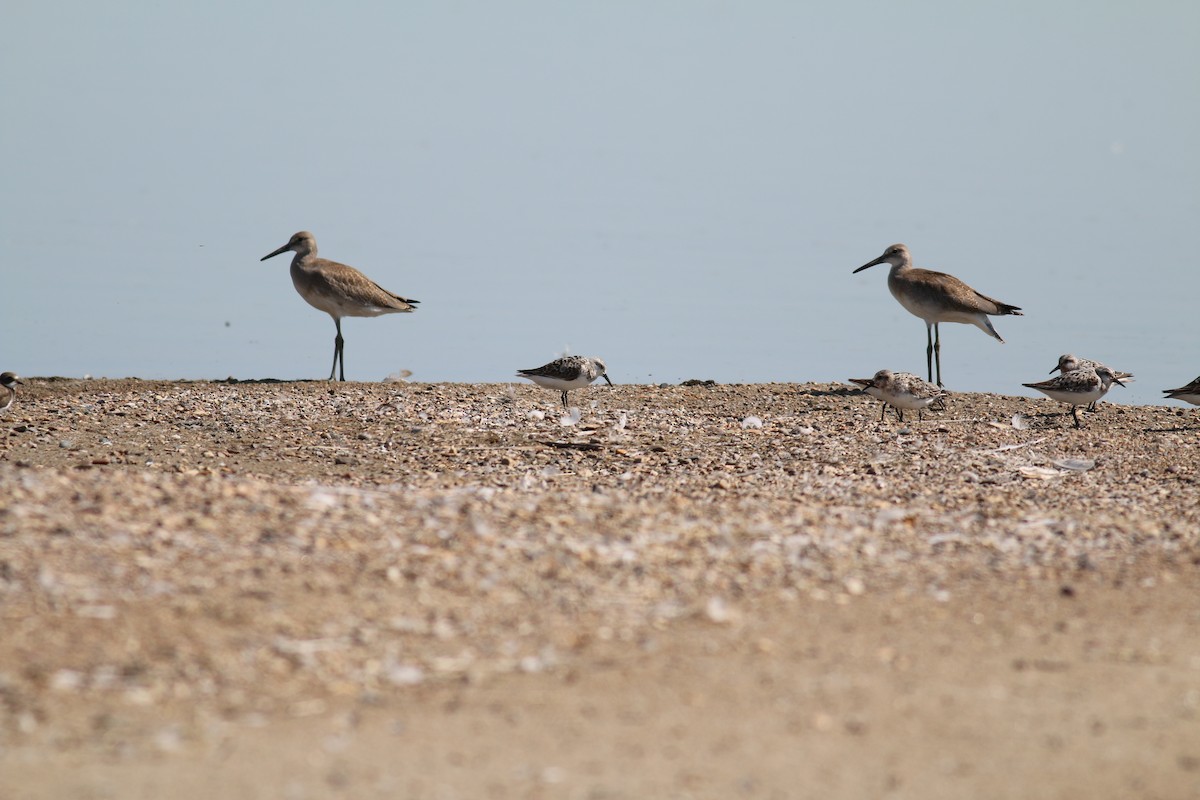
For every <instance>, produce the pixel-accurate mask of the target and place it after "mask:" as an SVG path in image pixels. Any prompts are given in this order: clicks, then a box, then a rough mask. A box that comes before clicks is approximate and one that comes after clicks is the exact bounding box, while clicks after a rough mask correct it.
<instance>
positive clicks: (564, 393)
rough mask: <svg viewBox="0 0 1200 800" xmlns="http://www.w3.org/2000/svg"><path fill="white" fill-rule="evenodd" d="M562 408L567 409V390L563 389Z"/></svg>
mask: <svg viewBox="0 0 1200 800" xmlns="http://www.w3.org/2000/svg"><path fill="white" fill-rule="evenodd" d="M562 401H563V408H567V390H566V389H563V393H562Z"/></svg>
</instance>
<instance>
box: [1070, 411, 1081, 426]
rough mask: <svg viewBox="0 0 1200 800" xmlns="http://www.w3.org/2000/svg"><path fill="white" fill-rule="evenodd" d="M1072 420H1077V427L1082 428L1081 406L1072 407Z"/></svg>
mask: <svg viewBox="0 0 1200 800" xmlns="http://www.w3.org/2000/svg"><path fill="white" fill-rule="evenodd" d="M1071 418H1072V419H1074V420H1075V427H1076V428H1082V427H1083V426H1082V425H1080V424H1079V406H1071Z"/></svg>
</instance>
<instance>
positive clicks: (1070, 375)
mask: <svg viewBox="0 0 1200 800" xmlns="http://www.w3.org/2000/svg"><path fill="white" fill-rule="evenodd" d="M1114 383H1115V384H1117V385H1118V386H1124V385H1125V384H1123V383H1121V380H1120V378H1118V377H1117V376H1116V375H1114V374H1113V371H1112V370H1111V369H1109V368H1108V367H1106V366H1104V365H1103V364H1101V365H1100V366H1098V367H1096V368H1095V369H1092V368H1091V367H1084V368H1083V369H1076V370H1072V371H1070V372H1064V373H1063V374H1062V375H1059V376H1057V377H1054V378H1051V379H1050V380H1048V381H1041V382H1040V383H1023V384H1021V385H1022V386H1028V387H1029V388H1030V389H1037V390H1038V391H1039V392H1041V393H1042V394H1044V395H1046V396H1047V397H1049V398H1050V399H1051V400H1057V401H1058V402H1060V403H1066V404H1067V405H1069V406H1070V407H1071V418H1072V419H1074V420H1075V427H1076V428H1081V427H1083V426H1082V425H1080V424H1079V407H1080V406H1086V405H1087V404H1088V403H1094V402H1096V401H1097V400H1099V399H1100V398H1101V397H1104V395H1106V394H1108V390H1109V389H1110V388H1111V387H1112V385H1113V384H1114Z"/></svg>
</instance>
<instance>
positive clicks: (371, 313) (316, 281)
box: [259, 231, 420, 381]
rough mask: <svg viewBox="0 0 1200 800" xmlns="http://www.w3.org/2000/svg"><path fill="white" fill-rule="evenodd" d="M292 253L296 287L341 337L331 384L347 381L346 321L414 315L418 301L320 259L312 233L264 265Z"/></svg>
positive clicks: (297, 238) (297, 236) (336, 346)
mask: <svg viewBox="0 0 1200 800" xmlns="http://www.w3.org/2000/svg"><path fill="white" fill-rule="evenodd" d="M288 250H291V251H292V252H294V253H295V254H296V255H295V257H294V258H293V259H292V270H291V271H292V285H294V286H295V287H296V291H297V292H299V293H300V296H301V297H303V298H304V299H305V300H307V301H308V304H309V305H310V306H312V307H313V308H318V309H320V310H321V311H324V312H325V313H326V314H328V315H329V316H331V317H333V324H334V327H336V328H337V336H336V337H335V338H334V340H333V367H332V368H331V369H330V370H329V380H333V376H334V373H335V372H336V373H338V374H339V376H340V380H343V381H344V380H346V357H345V355H344V354H343V346H344V345H345V339H343V338H342V317H378V316H379V315H380V314H397V313H406V312H409V311H413V310H415V309H414V306H416V305H417V303H418V302H420V301H418V300H413V299H412V298H411V297H401V296H400V295H398V294H394V293H392V292H389V291H388V290H387V289H384V288H382V287H381V286H380V285H379V284H377V283H375V282H374V281H373V280H371V279H370V278H368V277H367V276H366V275H363V274H362V273H361V272H359V271H358V270H356V269H355V268H354V267H348V266H346V265H345V264H339V263H337V262H336V261H330V260H329V259H326V258H317V240H316V237H314V236H313V235H312V234H311V233H309V232H308V231H300V232H299V233H295V234H292V238H291V239H288V242H287V244H285V245H284V246H283V247H280V248H279V249H278V250H273V251H271V252H270V253H267V254H266V255H265V256H263V257H262V258H261V259H259V260H260V261H266V260H267V259H268V258H274V257H275V256H277V255H279V254H280V253H283V252H286V251H288Z"/></svg>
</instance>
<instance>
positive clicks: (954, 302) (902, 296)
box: [854, 244, 1022, 386]
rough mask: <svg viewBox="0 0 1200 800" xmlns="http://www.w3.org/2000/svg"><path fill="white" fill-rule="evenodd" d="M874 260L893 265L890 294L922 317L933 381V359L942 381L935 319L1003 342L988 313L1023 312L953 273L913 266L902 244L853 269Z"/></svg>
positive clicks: (938, 336) (907, 308) (940, 339)
mask: <svg viewBox="0 0 1200 800" xmlns="http://www.w3.org/2000/svg"><path fill="white" fill-rule="evenodd" d="M876 264H891V265H892V269H891V272H889V273H888V289H889V290H891V292H892V297H895V298H896V300H897V301H899V303H900V305H902V306H904V308H905V309H906V310H907V311H908V312H909V313H910V314H913V315H914V316H918V317H920V318H921V319H923V320H925V336H926V339H927V341H928V345H927V346H926V348H925V362H926V366H927V367H928V371H929V380H931V381H932V380H933V364H934V361H935V360H936V362H937V385H938V386H941V385H942V337H941V331H940V330H939V328H938V323H940V322H963V323H968V324H971V325H974V326H976V327H977V328H979V329H980V330H981V331H983V332H984V333H986V334H988V335H989V336H994V337H995V338H996V339H997V340H998V341H1001V342H1003V341H1004V339H1002V338H1001V337H1000V334H998V333H996V329H995V328H993V327H992V321H991V320H990V319H988V316H989V315H990V316H1003V315H1005V314H1013V315H1015V316H1022V314H1021V309H1020V308H1018V307H1017V306H1010V305H1009V304H1007V303H1001V302H1000V301H999V300H993V299H992V298H990V297H988V296H987V295H983V294H980V293H979V292H977V291H975V290H974V289H972V288H971V287H970V286H967V285H966V284H965V283H963V282H962V281H960V280H959V279H958V278H956V277H954V276H953V275H947V274H946V273H944V272H933V271H932V270H927V269H918V268H916V267H914V266H913V265H912V255H911V254H910V253H909V252H908V248H907V247H905V246H904V245H902V244H894V245H892V246H891V247H889V248H888V249H887V250H884V251H883V255H881V256H880V257H879V258H877V259H875V260H874V261H870V262H868V263H866V264H863V265H862V266H861V267H859V268H858V269H856V270H854V271H855V272H856V273H857V272H862V271H863V270H864V269H867V268H868V267H873V266H875V265H876Z"/></svg>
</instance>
